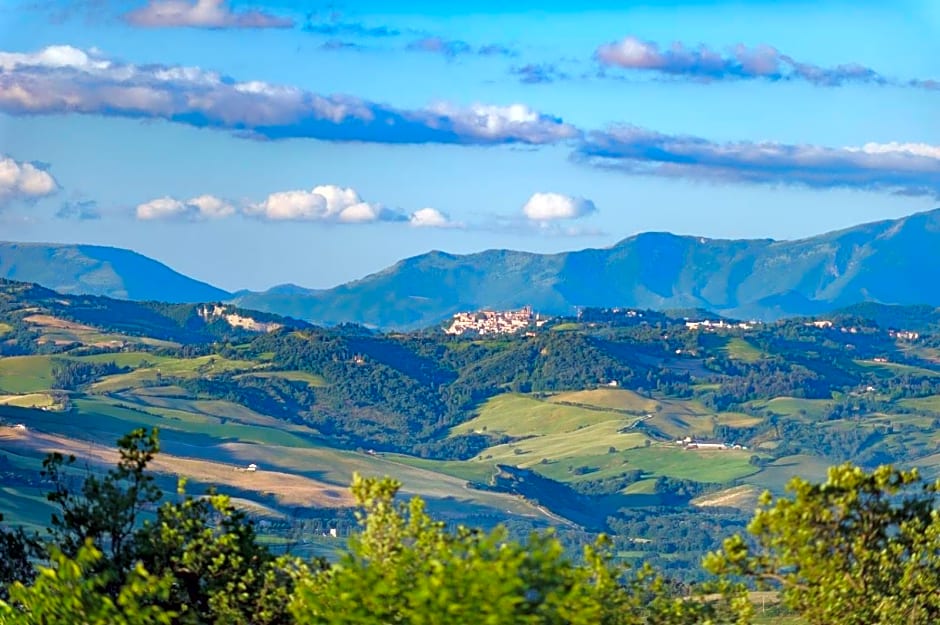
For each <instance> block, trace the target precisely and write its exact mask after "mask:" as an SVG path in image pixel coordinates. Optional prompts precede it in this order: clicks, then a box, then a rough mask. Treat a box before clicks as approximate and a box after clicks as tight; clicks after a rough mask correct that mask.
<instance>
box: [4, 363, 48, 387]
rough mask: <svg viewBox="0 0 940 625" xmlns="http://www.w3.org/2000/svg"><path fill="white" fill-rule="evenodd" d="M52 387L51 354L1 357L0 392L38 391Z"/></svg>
mask: <svg viewBox="0 0 940 625" xmlns="http://www.w3.org/2000/svg"><path fill="white" fill-rule="evenodd" d="M51 387H52V359H51V358H50V357H49V356H12V357H9V358H0V392H3V393H6V394H22V393H37V392H42V391H47V390H49V389H50V388H51Z"/></svg>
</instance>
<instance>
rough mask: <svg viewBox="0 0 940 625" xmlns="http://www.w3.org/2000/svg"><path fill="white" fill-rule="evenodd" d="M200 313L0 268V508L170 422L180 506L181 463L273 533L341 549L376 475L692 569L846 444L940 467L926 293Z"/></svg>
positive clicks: (411, 491) (499, 517)
mask: <svg viewBox="0 0 940 625" xmlns="http://www.w3.org/2000/svg"><path fill="white" fill-rule="evenodd" d="M203 310H204V308H203V307H202V306H201V305H195V304H161V303H134V302H128V301H121V300H111V299H108V298H101V297H89V296H74V295H72V296H70V295H63V294H58V293H55V292H53V291H50V290H47V289H44V288H42V287H38V286H32V285H28V284H24V283H18V282H3V283H2V284H0V322H2V323H3V324H4V325H5V327H7V328H8V329H7V330H6V333H5V336H4V337H2V338H0V354H2V357H0V420H2V423H3V426H2V429H0V508H2V509H3V510H4V514H5V516H6V517H7V520H8V521H10V522H13V523H16V524H25V525H27V526H33V527H39V526H41V525H42V524H43V523H44V522H45V521H44V520H45V519H47V518H48V512H49V510H50V508H49V506H48V504H47V503H45V502H44V501H43V497H42V493H43V478H42V475H41V466H40V463H41V460H42V458H43V457H44V455H45V454H47V453H49V452H52V451H58V452H60V453H63V454H71V455H74V456H75V457H76V458H77V464H76V466H77V467H82V468H81V470H80V471H79V474H80V473H81V471H93V472H95V471H99V470H101V469H102V468H103V467H106V466H109V465H110V464H112V463H113V460H114V451H113V445H114V441H116V440H117V439H118V438H119V437H120V436H122V435H123V434H125V433H126V432H128V431H130V430H132V429H134V428H139V427H143V428H158V429H159V432H160V439H161V446H162V454H161V457H160V461H159V462H158V463H156V464H155V465H154V469H155V471H156V473H157V474H158V476H159V482H160V485H161V488H163V490H164V491H165V493H166V494H167V496H168V497H172V496H173V493H174V492H175V489H176V482H177V481H178V479H179V478H185V479H186V480H188V482H189V487H188V488H189V489H190V491H195V492H199V491H201V490H204V489H205V488H207V487H209V486H212V485H215V486H217V487H219V488H221V489H222V490H223V491H224V492H227V493H230V494H231V495H233V496H234V497H236V499H237V501H238V502H239V506H241V507H243V508H244V509H245V510H247V511H250V514H251V515H252V517H253V518H255V519H256V520H258V521H259V522H261V521H263V527H264V528H265V532H264V534H265V536H266V540H269V541H272V544H278V545H281V547H282V548H290V549H292V550H294V551H297V552H301V553H313V554H327V555H328V554H330V553H333V550H334V549H335V548H336V546H337V545H338V543H337V542H336V541H335V539H334V538H332V537H330V536H329V535H327V536H323V535H322V534H323V533H324V528H334V529H335V530H336V531H337V535H338V536H344V535H345V534H347V533H348V532H349V531H351V529H352V527H353V524H354V519H353V517H352V510H351V508H350V504H351V500H350V498H349V494H348V491H347V486H348V484H349V483H350V481H351V480H352V477H353V475H354V474H356V473H358V474H362V475H375V476H384V475H387V476H391V477H394V478H396V479H398V480H400V481H401V482H402V483H403V484H404V491H403V492H404V493H405V494H408V495H415V494H417V495H421V496H422V497H423V498H424V499H425V500H426V501H427V502H428V507H429V509H430V510H431V511H433V512H434V514H435V515H436V516H437V517H438V518H441V519H444V520H446V521H447V522H448V523H453V524H464V525H477V526H483V527H492V526H494V525H496V524H506V525H508V526H509V527H510V528H511V529H512V530H513V531H515V532H518V533H519V534H525V533H527V532H528V531H530V530H531V529H535V528H544V527H549V526H553V527H555V528H557V531H558V532H559V535H560V536H561V537H562V538H563V540H565V541H566V543H567V544H569V545H571V546H572V547H575V546H577V545H580V544H583V543H584V542H585V541H589V540H591V536H593V535H594V534H595V533H597V532H600V531H606V532H609V533H612V534H613V535H614V540H615V544H616V545H617V549H618V553H619V554H620V557H622V558H624V559H626V560H628V561H630V560H645V561H651V562H653V563H654V564H656V565H657V566H659V567H660V568H663V569H665V570H667V571H669V572H670V573H671V574H673V575H677V576H680V577H681V576H682V575H683V572H684V571H687V570H690V569H693V568H694V567H695V564H696V561H697V559H698V558H700V557H701V555H702V553H703V552H704V551H706V550H708V549H713V548H715V547H716V546H717V544H719V543H720V540H721V538H723V536H725V535H727V534H728V533H731V531H735V530H738V529H740V528H742V527H743V525H744V523H745V522H746V519H747V518H748V516H749V515H750V513H751V511H752V510H753V508H754V506H755V503H756V499H757V496H758V495H759V494H760V492H762V491H764V490H768V489H769V490H771V491H772V492H775V493H782V492H783V489H784V486H785V485H786V483H787V481H788V480H789V479H790V478H791V477H793V476H796V475H799V476H802V477H805V478H808V479H814V480H820V479H824V478H825V475H826V470H827V468H828V467H829V466H830V465H833V464H838V463H840V462H844V461H847V460H852V461H853V462H855V463H858V464H860V465H862V466H865V467H874V466H875V465H877V464H881V463H885V462H891V463H895V464H897V465H899V466H908V467H918V468H919V469H920V470H921V471H923V472H924V473H925V474H926V475H928V476H936V475H940V362H938V359H937V356H936V354H937V347H938V345H940V340H938V338H935V337H938V335H937V334H935V333H936V331H937V329H938V328H940V313H938V312H937V311H936V310H934V309H931V308H927V307H920V308H914V307H912V308H898V307H890V306H875V305H868V304H866V305H860V306H858V307H854V308H848V309H843V310H840V311H837V312H835V313H832V314H829V315H825V316H823V317H813V318H795V319H786V320H782V321H778V322H773V323H765V324H762V323H756V324H753V323H751V324H738V323H732V322H728V323H725V322H724V321H723V320H721V318H719V317H717V316H715V315H712V314H710V313H705V312H703V311H686V312H683V313H661V312H655V311H652V310H636V309H631V310H632V313H631V312H629V311H628V310H627V309H585V310H583V311H582V312H581V313H580V315H579V316H578V317H567V318H566V317H560V318H554V319H551V320H549V321H547V322H545V323H543V324H541V325H540V326H539V327H537V328H534V329H532V330H529V331H526V332H518V333H515V334H501V335H474V334H472V333H468V334H464V335H461V336H455V335H448V334H446V333H445V332H443V330H442V329H440V328H437V327H432V328H429V329H426V330H420V331H415V332H409V333H378V332H375V331H372V330H368V329H366V328H364V327H361V326H338V327H335V328H323V327H317V326H313V325H311V324H308V323H305V322H300V321H296V320H292V319H289V318H282V317H278V316H276V315H270V314H267V315H266V314H264V313H256V312H252V311H246V310H244V309H233V313H232V314H236V313H237V315H238V318H239V319H240V320H241V319H252V320H254V319H256V318H257V320H258V322H257V323H255V322H252V323H246V322H241V321H240V322H239V323H237V324H234V325H233V324H231V323H229V322H227V321H226V315H227V314H228V313H226V314H219V315H214V316H206V315H205V314H203V312H202V311H203ZM898 320H902V321H903V325H896V324H897V322H898ZM893 324H895V325H893ZM259 328H262V329H259ZM266 330H267V331H266ZM250 465H255V469H254V470H249V466H250ZM312 528H318V529H316V530H314V529H312ZM683 528H684V529H683Z"/></svg>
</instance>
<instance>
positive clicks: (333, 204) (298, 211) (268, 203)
mask: <svg viewBox="0 0 940 625" xmlns="http://www.w3.org/2000/svg"><path fill="white" fill-rule="evenodd" d="M245 214H246V215H252V216H255V217H260V218H262V219H268V220H271V221H328V222H339V223H368V222H372V221H401V220H402V219H403V217H402V215H401V214H400V213H396V212H395V211H390V210H388V209H386V208H384V207H383V206H382V205H381V204H373V203H369V202H364V201H363V200H362V198H361V197H360V196H359V193H357V192H356V191H355V189H351V188H349V187H340V186H336V185H329V184H328V185H320V186H317V187H314V188H313V189H312V190H310V191H303V190H298V191H280V192H278V193H272V194H271V195H269V196H268V197H267V198H265V200H264V201H262V202H259V203H257V204H252V205H251V206H248V207H247V208H246V209H245Z"/></svg>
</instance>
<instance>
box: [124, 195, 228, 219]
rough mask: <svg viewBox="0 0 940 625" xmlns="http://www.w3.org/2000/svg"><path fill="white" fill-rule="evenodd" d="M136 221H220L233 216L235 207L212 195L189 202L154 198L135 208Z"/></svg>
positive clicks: (202, 196)
mask: <svg viewBox="0 0 940 625" xmlns="http://www.w3.org/2000/svg"><path fill="white" fill-rule="evenodd" d="M136 214H137V219H140V220H142V221H154V220H189V221H200V220H204V219H221V218H224V217H229V216H231V215H234V214H235V207H234V206H233V205H232V204H230V203H228V202H226V201H225V200H222V199H220V198H217V197H215V196H212V195H200V196H198V197H194V198H192V199H189V200H178V199H176V198H172V197H169V196H165V197H161V198H156V199H154V200H150V201H149V202H144V203H143V204H140V205H139V206H137V210H136Z"/></svg>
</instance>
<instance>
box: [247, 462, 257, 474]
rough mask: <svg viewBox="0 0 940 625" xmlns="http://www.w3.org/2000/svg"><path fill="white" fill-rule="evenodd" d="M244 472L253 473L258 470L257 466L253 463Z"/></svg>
mask: <svg viewBox="0 0 940 625" xmlns="http://www.w3.org/2000/svg"><path fill="white" fill-rule="evenodd" d="M245 470H246V471H248V472H249V473H254V472H255V471H257V470H258V465H256V464H254V463H252V464H249V465H248V468H246V469H245Z"/></svg>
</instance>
